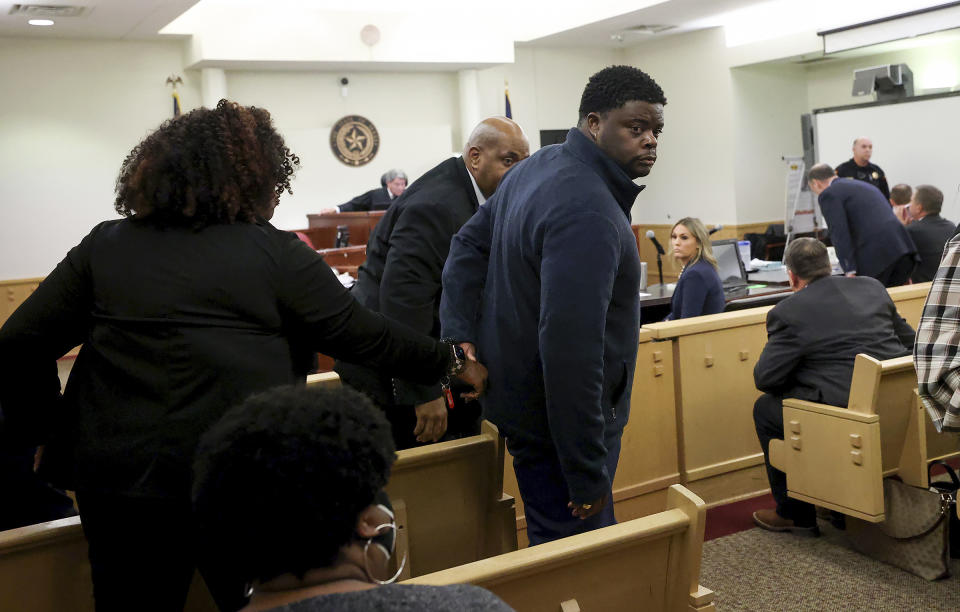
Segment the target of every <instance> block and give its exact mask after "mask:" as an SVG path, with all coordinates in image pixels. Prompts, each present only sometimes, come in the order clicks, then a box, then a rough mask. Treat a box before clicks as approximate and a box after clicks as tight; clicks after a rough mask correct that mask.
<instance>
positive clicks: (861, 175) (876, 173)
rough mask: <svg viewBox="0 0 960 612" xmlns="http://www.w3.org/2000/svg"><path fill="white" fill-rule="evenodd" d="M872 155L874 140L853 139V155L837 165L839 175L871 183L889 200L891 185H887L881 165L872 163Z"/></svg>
mask: <svg viewBox="0 0 960 612" xmlns="http://www.w3.org/2000/svg"><path fill="white" fill-rule="evenodd" d="M872 155H873V142H872V141H871V140H870V139H869V138H857V139H856V140H854V141H853V157H852V158H850V159H848V160H847V161H845V162H843V163H842V164H840V165H839V166H837V176H838V177H839V178H852V179H856V180H858V181H863V182H865V183H870V184H871V185H873V186H874V187H876V188H877V189H879V190H880V192H881V193H883V197H885V198H887V199H888V200H889V199H890V187H888V186H887V177H886V175H885V174H884V173H883V170H881V169H880V166H878V165H876V164H871V163H870V157H871V156H872Z"/></svg>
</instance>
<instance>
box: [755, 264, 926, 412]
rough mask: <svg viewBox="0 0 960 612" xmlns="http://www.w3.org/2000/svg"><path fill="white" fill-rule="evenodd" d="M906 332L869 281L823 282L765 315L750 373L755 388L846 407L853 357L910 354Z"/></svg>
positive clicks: (888, 302)
mask: <svg viewBox="0 0 960 612" xmlns="http://www.w3.org/2000/svg"><path fill="white" fill-rule="evenodd" d="M913 339H914V332H913V329H911V327H910V325H909V324H907V322H906V321H904V320H903V317H901V316H900V315H899V314H898V313H897V307H896V306H895V305H894V304H893V301H892V300H891V299H890V295H889V294H888V293H887V290H886V289H884V288H883V285H881V284H880V283H879V282H877V281H876V280H874V279H872V278H867V277H855V278H847V277H843V276H828V277H825V278H820V279H817V280H815V281H813V282H812V283H810V285H808V286H807V287H806V288H804V289H801V290H800V291H798V292H796V293H794V294H793V295H791V296H790V297H788V298H787V299H785V300H783V301H782V302H780V303H779V304H777V305H776V306H774V307H773V309H772V310H771V311H770V312H769V313H767V345H766V346H765V347H764V349H763V352H762V353H761V354H760V359H758V360H757V365H756V366H755V367H754V369H753V379H754V382H755V383H756V385H757V389H759V390H761V391H764V392H766V393H772V394H774V395H777V396H780V397H795V398H798V399H803V400H809V401H813V402H820V403H824V404H830V405H833V406H846V405H847V396H849V394H850V377H851V376H852V375H853V362H854V358H855V357H856V356H857V354H858V353H866V354H868V355H870V356H871V357H875V358H876V359H891V358H893V357H900V356H903V355H908V354H910V351H911V349H912V347H913Z"/></svg>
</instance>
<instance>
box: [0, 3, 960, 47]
mask: <svg viewBox="0 0 960 612" xmlns="http://www.w3.org/2000/svg"><path fill="white" fill-rule="evenodd" d="M943 1H944V0H632V1H630V0H591V2H589V3H584V2H583V1H582V0H578V1H576V2H572V1H567V0H549V1H544V0H486V2H485V4H484V5H483V7H484V8H483V9H482V12H477V11H479V9H477V8H475V7H471V8H470V9H465V8H464V5H462V4H460V3H454V2H452V1H451V0H406V1H402V2H401V1H399V0H352V1H351V3H350V5H349V6H350V9H349V11H346V10H344V8H343V6H344V3H343V2H342V1H341V0H199V1H198V0H39V1H38V2H36V3H37V4H46V3H49V4H68V5H72V6H80V7H84V9H85V12H84V14H83V15H81V16H79V17H68V18H62V19H57V20H56V21H57V23H56V25H55V26H53V27H33V26H29V25H27V23H26V21H27V18H26V17H24V16H22V15H10V14H9V12H10V10H11V7H13V5H14V4H15V3H13V2H8V1H6V0H0V36H16V37H35V38H39V37H52V38H89V39H114V40H117V39H151V38H162V37H163V36H162V35H160V34H159V33H158V32H159V31H160V30H161V29H162V28H163V27H165V26H167V25H168V24H170V23H171V22H172V21H174V20H175V19H177V18H178V17H181V19H177V21H176V22H175V24H174V25H178V24H179V25H180V27H179V29H178V28H176V27H174V28H172V29H173V31H175V32H176V33H178V34H180V35H188V34H190V33H198V34H200V33H203V32H204V31H205V29H206V30H207V31H209V29H211V28H214V29H215V28H218V27H219V28H221V29H222V28H224V27H229V26H226V25H222V24H223V23H226V22H228V21H229V20H220V21H218V20H217V19H216V17H217V15H220V16H221V17H222V16H223V15H224V14H225V13H224V11H234V12H235V11H237V10H245V11H247V12H250V11H257V10H259V11H263V14H264V15H268V14H269V15H270V16H271V18H279V17H288V18H289V19H290V20H291V22H296V21H297V20H298V19H299V21H300V22H301V23H302V22H303V21H304V19H305V17H304V15H309V18H310V19H329V20H331V21H332V20H334V19H337V18H342V16H343V15H345V14H347V13H348V12H349V13H358V12H362V13H364V14H367V15H374V16H375V18H376V19H382V20H383V21H384V22H388V21H389V20H391V19H397V18H402V17H407V18H409V17H410V15H412V14H417V13H418V12H420V14H424V15H425V14H428V13H429V14H430V15H431V17H435V16H437V15H441V16H442V15H448V16H449V19H450V21H449V22H448V23H446V24H445V25H444V26H439V27H447V28H450V30H451V31H454V32H455V31H456V30H457V28H461V27H466V24H467V23H468V22H469V21H478V20H479V21H482V23H484V24H485V27H487V26H486V24H488V23H489V24H497V26H491V27H497V28H498V31H497V32H496V34H497V35H499V36H500V37H501V38H502V37H503V36H509V37H510V38H512V39H513V40H515V41H516V42H518V43H520V44H523V45H536V46H541V45H542V46H602V47H618V46H631V45H635V44H638V43H641V42H644V41H649V40H652V39H656V38H658V37H664V36H671V35H673V34H677V33H681V32H688V31H691V30H694V29H699V28H705V27H715V26H727V27H728V40H729V36H730V30H731V29H736V28H739V31H740V34H741V36H742V35H743V34H744V33H746V34H747V35H751V34H757V35H761V36H762V35H763V34H764V33H766V35H767V37H770V36H774V35H776V34H777V33H789V32H790V28H791V27H792V28H793V31H797V28H804V29H806V30H808V31H809V30H815V29H825V28H829V27H837V26H840V25H849V24H852V23H859V22H863V21H866V20H868V19H872V18H877V17H882V16H888V15H893V14H900V13H903V12H905V11H909V10H913V9H916V8H919V7H923V6H933V5H938V4H942V3H943ZM29 3H30V2H29V1H27V2H22V4H29ZM638 5H641V6H642V5H647V6H646V7H645V8H641V9H639V10H629V9H632V8H633V7H636V6H638ZM298 7H299V8H300V9H302V11H303V14H301V15H298V14H296V12H297V8H298ZM191 8H193V9H194V10H192V11H191V10H189V9H191ZM217 10H219V11H220V13H217ZM184 13H186V15H184ZM287 13H290V14H289V15H288V14H287ZM197 15H201V16H203V19H200V18H197V17H196V16H197ZM191 16H193V17H194V18H193V19H191ZM204 19H205V20H204ZM664 25H665V26H675V27H673V28H672V29H670V30H667V31H665V32H663V33H660V34H642V33H637V32H635V31H633V30H634V29H635V28H637V27H638V26H664ZM785 28H786V29H785ZM262 29H263V30H267V29H268V28H266V27H264V28H262ZM269 29H273V30H274V32H273V34H274V35H277V34H279V35H281V36H282V35H283V34H282V32H279V33H278V32H276V31H275V29H274V28H273V27H271V28H269Z"/></svg>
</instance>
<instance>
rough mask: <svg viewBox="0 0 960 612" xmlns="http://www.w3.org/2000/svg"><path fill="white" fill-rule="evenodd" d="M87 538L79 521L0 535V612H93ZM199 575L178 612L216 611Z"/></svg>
mask: <svg viewBox="0 0 960 612" xmlns="http://www.w3.org/2000/svg"><path fill="white" fill-rule="evenodd" d="M93 609H94V606H93V583H92V582H91V580H90V561H89V560H88V559H87V540H86V538H85V537H84V535H83V528H82V527H81V526H80V518H79V517H76V516H75V517H71V518H65V519H59V520H56V521H49V522H47V523H39V524H37V525H30V526H28V527H21V528H19V529H10V530H8V531H0V610H3V611H4V612H6V611H8V610H9V611H10V612H14V611H20V610H22V611H24V612H93ZM216 611H217V608H216V606H215V604H214V603H213V599H212V598H211V597H210V593H209V591H207V587H206V586H205V585H204V583H203V580H202V579H201V578H200V576H199V574H195V575H194V580H193V584H192V585H191V587H190V594H189V596H188V597H187V603H186V606H185V607H184V612H216Z"/></svg>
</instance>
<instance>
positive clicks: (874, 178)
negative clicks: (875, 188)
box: [870, 172, 880, 180]
mask: <svg viewBox="0 0 960 612" xmlns="http://www.w3.org/2000/svg"><path fill="white" fill-rule="evenodd" d="M870 176H872V177H873V180H877V179H879V178H880V173H879V172H874V173H873V174H871V175H870Z"/></svg>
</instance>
